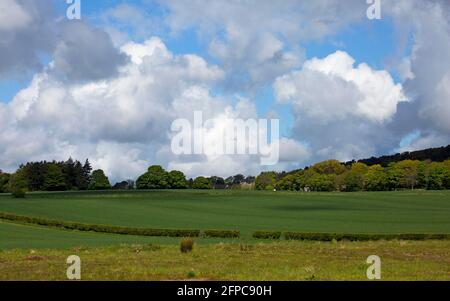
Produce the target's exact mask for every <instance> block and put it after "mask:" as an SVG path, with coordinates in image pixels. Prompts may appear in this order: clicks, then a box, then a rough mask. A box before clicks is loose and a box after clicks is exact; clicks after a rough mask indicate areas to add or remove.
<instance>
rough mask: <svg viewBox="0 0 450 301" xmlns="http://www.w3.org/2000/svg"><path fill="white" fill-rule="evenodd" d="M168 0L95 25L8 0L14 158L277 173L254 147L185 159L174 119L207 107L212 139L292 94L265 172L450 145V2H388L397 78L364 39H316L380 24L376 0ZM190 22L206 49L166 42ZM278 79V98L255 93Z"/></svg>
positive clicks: (5, 49) (131, 174) (2, 134)
mask: <svg viewBox="0 0 450 301" xmlns="http://www.w3.org/2000/svg"><path fill="white" fill-rule="evenodd" d="M38 2H39V3H38ZM160 6H161V7H162V10H161V11H163V12H164V13H163V14H161V15H160V16H157V17H156V16H155V15H154V14H149V13H148V11H145V12H144V11H141V10H140V9H139V8H136V7H134V6H132V4H127V5H123V4H122V5H120V6H119V7H116V8H111V10H109V11H107V12H106V13H105V16H106V17H105V18H106V19H107V22H109V23H107V25H106V26H103V27H101V26H100V27H94V26H92V24H90V23H89V22H88V20H82V21H70V22H69V21H67V20H64V19H61V18H59V17H57V16H58V14H57V13H55V12H54V11H53V8H54V6H53V2H52V1H51V0H45V1H32V0H3V1H0V54H1V55H0V81H3V80H5V79H7V80H9V79H13V80H14V79H15V78H17V77H22V76H23V75H27V76H28V75H30V74H31V75H32V80H31V82H30V83H29V85H28V86H27V87H26V88H25V89H23V90H21V91H20V92H18V93H17V94H16V95H15V97H13V98H12V99H11V101H10V102H8V103H0V167H1V168H2V169H6V170H9V171H13V170H14V169H15V168H17V166H18V165H19V164H21V163H24V162H26V161H30V160H44V159H46V160H49V159H50V160H51V159H57V160H63V159H67V158H68V157H69V156H73V157H75V158H78V159H84V158H86V157H89V158H90V159H91V160H92V162H93V163H94V166H95V167H96V168H103V169H105V171H106V172H107V173H108V174H109V175H110V176H112V179H113V180H116V179H117V180H118V179H124V178H135V177H136V176H137V175H138V174H139V173H141V172H143V171H144V170H145V169H146V167H147V166H148V165H149V164H155V163H156V164H161V165H164V166H165V167H167V168H177V169H181V170H183V171H185V172H186V173H188V175H190V176H196V175H212V174H217V175H220V176H227V175H230V174H235V173H246V174H249V173H252V174H255V173H258V172H259V171H261V170H262V169H264V168H263V167H262V166H261V165H260V161H259V158H258V157H255V156H249V155H239V156H216V155H211V154H205V155H196V156H175V155H174V154H173V153H172V151H171V149H170V140H171V137H172V136H173V133H172V132H171V131H170V128H171V123H172V121H173V120H174V119H177V118H185V119H188V120H191V119H192V118H193V114H194V111H202V113H203V117H204V119H213V120H214V126H212V127H210V128H208V129H205V134H206V136H207V142H208V143H211V142H212V141H214V139H217V138H220V137H221V128H222V127H223V126H224V124H225V123H226V122H227V120H228V119H229V118H242V119H248V118H254V119H257V118H262V117H266V115H265V114H266V113H265V112H264V111H265V109H266V108H267V111H270V110H272V109H273V110H275V108H279V107H280V106H281V107H284V106H286V107H287V108H288V110H287V111H288V112H290V114H291V116H292V117H293V118H292V119H293V125H292V128H289V129H288V130H287V134H286V133H285V136H284V137H281V139H280V140H279V141H278V142H279V144H280V163H279V164H278V165H276V166H273V167H268V168H267V169H269V168H273V169H277V170H281V169H290V168H295V167H302V166H303V165H304V164H309V163H313V162H316V161H318V160H321V159H330V158H336V159H341V160H349V159H353V158H360V157H366V156H372V155H381V154H386V153H389V152H391V151H394V150H401V151H403V150H410V149H416V148H426V147H430V146H439V145H443V144H447V143H449V142H450V118H449V116H450V88H449V87H450V2H448V1H444V0H441V1H440V0H433V1H425V0H401V1H395V2H394V1H392V2H385V3H384V2H383V5H382V9H383V12H382V15H383V18H386V19H389V21H391V20H392V24H393V25H392V26H393V29H394V30H395V37H397V38H398V40H399V42H398V45H396V47H397V46H398V48H399V49H398V53H401V55H398V57H396V58H395V60H393V61H395V63H394V64H391V65H394V66H393V67H392V66H391V67H392V68H393V69H394V71H395V72H396V74H397V75H398V76H397V77H394V76H393V75H391V74H393V73H392V72H391V71H393V70H392V69H391V70H390V69H387V67H386V70H384V69H383V67H379V66H377V68H374V67H373V65H370V64H368V63H365V62H363V61H358V60H356V59H355V58H357V56H356V55H355V53H353V52H352V49H351V47H349V48H345V49H343V50H338V51H336V50H335V49H336V47H333V49H334V50H332V51H331V53H326V54H325V55H321V56H320V57H318V58H312V57H311V53H307V52H306V50H305V49H306V46H305V45H306V44H307V43H309V42H314V43H322V42H324V41H325V42H326V43H329V42H330V41H328V40H326V39H327V38H329V37H333V36H334V35H339V34H342V33H343V32H344V33H345V32H346V31H345V30H347V29H348V28H350V27H351V26H353V25H362V26H366V25H367V22H374V23H371V25H370V26H372V24H373V26H377V24H378V23H376V22H378V21H368V20H367V19H366V17H365V16H366V9H367V4H366V3H365V1H360V0H351V1H338V0H322V1H296V0H286V1H282V2H280V3H274V2H273V1H268V0H267V1H266V0H263V1H237V0H236V1H234V0H232V1H205V0H194V1H177V0H169V1H161V2H160ZM118 8H120V9H118ZM154 18H156V19H157V20H156V19H154ZM131 19H132V20H131ZM365 22H366V23H365ZM100 23H101V22H100ZM117 24H120V25H121V26H123V27H114V25H117ZM389 24H391V23H390V22H389ZM157 26H162V27H163V30H160V29H159V28H154V27H157ZM368 27H369V26H368ZM123 28H126V30H125V31H121V30H122V29H123ZM166 30H167V31H168V32H169V34H168V35H167V36H165V37H156V36H153V35H154V34H155V32H157V33H158V32H161V33H163V32H165V31H166ZM190 31H193V32H194V34H196V37H197V38H198V41H196V42H195V43H197V42H198V45H196V46H199V47H203V48H204V49H202V51H198V52H197V54H185V53H183V52H182V51H181V53H183V54H178V53H180V51H178V52H175V51H174V52H172V51H171V50H170V49H168V47H167V46H166V45H170V43H167V42H163V41H165V40H166V39H168V40H170V39H171V38H173V37H176V36H180V35H183V34H184V33H186V32H187V33H188V34H191V33H192V32H190ZM386 41H387V40H386ZM401 41H404V42H401ZM172 42H173V40H172ZM336 42H339V41H338V40H337V41H336ZM193 43H194V42H193ZM175 44H176V43H175ZM190 46H192V45H190ZM343 47H344V46H343ZM408 48H411V49H408ZM344 50H345V51H344ZM373 51H377V50H376V49H374V50H373ZM175 53H177V54H175ZM199 53H201V55H200V54H199ZM307 55H308V56H309V57H307ZM312 56H314V53H313V54H312ZM47 61H49V62H47ZM381 65H382V64H381ZM394 78H395V80H394ZM267 87H273V91H274V98H275V101H274V102H275V103H269V102H271V101H272V99H270V97H271V96H268V97H267V98H269V100H267V99H264V98H265V97H262V98H263V99H258V97H256V96H255V95H258V94H259V93H260V92H261V91H263V92H262V93H261V94H264V93H265V92H264V91H265V90H264V89H266V88H267ZM261 102H262V104H261ZM262 108H263V109H262ZM268 115H270V114H268ZM283 117H285V116H283ZM283 121H284V120H282V121H281V122H283ZM405 137H406V138H405ZM405 141H406V142H405ZM270 147H273V145H271V146H270Z"/></svg>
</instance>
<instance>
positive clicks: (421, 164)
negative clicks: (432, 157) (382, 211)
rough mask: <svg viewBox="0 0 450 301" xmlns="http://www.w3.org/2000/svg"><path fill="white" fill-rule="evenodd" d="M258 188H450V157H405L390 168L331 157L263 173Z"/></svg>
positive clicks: (318, 189)
mask: <svg viewBox="0 0 450 301" xmlns="http://www.w3.org/2000/svg"><path fill="white" fill-rule="evenodd" d="M255 187H256V189H260V190H273V189H278V190H291V191H361V190H367V191H382V190H397V189H415V188H421V189H432V190H439V189H450V160H447V161H444V162H430V161H418V160H403V161H399V162H396V163H390V164H389V165H388V166H387V167H382V166H381V165H379V164H375V165H372V166H368V165H366V164H364V163H361V162H356V163H353V164H352V165H351V166H346V165H345V164H341V163H340V162H339V161H336V160H328V161H324V162H320V163H317V164H315V165H313V166H312V167H310V168H306V169H304V170H298V171H295V172H292V173H276V172H263V173H261V174H260V175H259V176H258V177H257V178H256V183H255Z"/></svg>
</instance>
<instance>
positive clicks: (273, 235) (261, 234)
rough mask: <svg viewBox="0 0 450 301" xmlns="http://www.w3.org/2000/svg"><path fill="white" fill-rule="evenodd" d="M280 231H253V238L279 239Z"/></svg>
mask: <svg viewBox="0 0 450 301" xmlns="http://www.w3.org/2000/svg"><path fill="white" fill-rule="evenodd" d="M280 237H281V232H279V231H255V232H253V238H258V239H280Z"/></svg>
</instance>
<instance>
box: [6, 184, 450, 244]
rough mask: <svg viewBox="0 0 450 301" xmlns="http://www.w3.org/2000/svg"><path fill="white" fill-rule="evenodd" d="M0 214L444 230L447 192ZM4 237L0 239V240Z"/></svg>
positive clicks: (204, 195) (130, 196)
mask: <svg viewBox="0 0 450 301" xmlns="http://www.w3.org/2000/svg"><path fill="white" fill-rule="evenodd" d="M0 211H2V212H11V213H16V214H19V215H26V216H34V217H43V218H49V219H55V220H63V221H75V222H81V223H88V224H106V225H118V226H130V227H146V228H172V229H203V230H204V229H230V230H234V229H236V230H240V231H241V234H242V236H243V237H249V236H250V234H251V232H252V231H255V230H277V231H299V232H341V233H448V232H450V218H449V216H450V191H397V192H357V193H299V192H273V191H234V190H226V191H223V190H206V191H198V190H181V191H170V190H167V191H157V190H155V191H133V192H130V191H122V192H120V191H119V192H117V191H109V192H67V193H32V194H28V195H27V197H26V198H25V199H13V198H12V197H11V196H10V195H0ZM0 240H1V238H0Z"/></svg>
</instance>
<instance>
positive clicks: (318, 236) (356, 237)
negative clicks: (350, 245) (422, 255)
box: [284, 232, 450, 241]
mask: <svg viewBox="0 0 450 301" xmlns="http://www.w3.org/2000/svg"><path fill="white" fill-rule="evenodd" d="M284 238H285V239H287V240H316V241H332V240H333V239H334V240H337V241H341V240H348V241H369V240H394V239H398V240H430V239H436V240H443V239H450V234H431V233H405V234H369V233H364V234H363V233H360V234H339V233H301V232H285V233H284Z"/></svg>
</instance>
